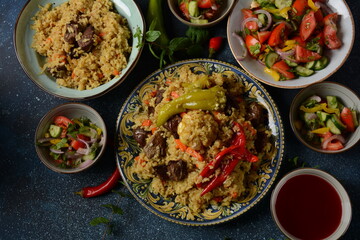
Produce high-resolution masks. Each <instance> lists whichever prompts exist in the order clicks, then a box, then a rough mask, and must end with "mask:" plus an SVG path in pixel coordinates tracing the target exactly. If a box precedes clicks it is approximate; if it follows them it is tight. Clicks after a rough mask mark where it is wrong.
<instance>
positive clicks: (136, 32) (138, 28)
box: [134, 26, 144, 48]
mask: <svg viewBox="0 0 360 240" xmlns="http://www.w3.org/2000/svg"><path fill="white" fill-rule="evenodd" d="M134 38H137V40H138V44H137V45H136V47H137V48H139V47H142V46H144V43H143V42H142V32H141V29H140V27H139V26H138V27H137V28H136V31H135V33H134Z"/></svg>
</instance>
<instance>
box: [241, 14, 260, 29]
mask: <svg viewBox="0 0 360 240" xmlns="http://www.w3.org/2000/svg"><path fill="white" fill-rule="evenodd" d="M248 22H256V23H257V25H258V26H259V28H261V27H262V24H261V22H260V21H259V19H257V18H255V17H250V18H247V19H245V20H244V21H243V22H242V24H241V31H244V29H245V25H246V24H247V23H248Z"/></svg>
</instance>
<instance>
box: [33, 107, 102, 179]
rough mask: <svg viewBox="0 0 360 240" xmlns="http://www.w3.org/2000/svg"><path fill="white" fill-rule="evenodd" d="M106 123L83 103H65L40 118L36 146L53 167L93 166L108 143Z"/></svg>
mask: <svg viewBox="0 0 360 240" xmlns="http://www.w3.org/2000/svg"><path fill="white" fill-rule="evenodd" d="M106 137H107V132H106V126H105V123H104V121H103V119H102V117H101V116H100V115H99V113H98V112H97V111H96V110H95V109H93V108H91V107H90V106H88V105H85V104H82V103H65V104H62V105H59V106H57V107H55V108H53V109H52V110H50V111H49V112H48V113H47V114H45V115H44V117H43V118H42V119H41V120H40V123H39V125H38V127H37V129H36V133H35V148H36V152H37V154H38V156H39V158H40V160H41V161H42V162H43V163H44V164H45V165H46V166H47V167H48V168H49V169H51V170H53V171H55V172H60V173H77V172H80V171H83V170H85V169H88V168H89V167H91V166H93V165H94V164H95V163H96V162H97V161H98V160H99V159H100V157H101V156H102V154H103V152H104V149H105V145H106Z"/></svg>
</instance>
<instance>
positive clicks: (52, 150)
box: [50, 148, 64, 154]
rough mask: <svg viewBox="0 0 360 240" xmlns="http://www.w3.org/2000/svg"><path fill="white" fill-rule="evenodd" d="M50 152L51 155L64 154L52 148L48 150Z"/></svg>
mask: <svg viewBox="0 0 360 240" xmlns="http://www.w3.org/2000/svg"><path fill="white" fill-rule="evenodd" d="M50 151H51V152H53V153H56V154H63V153H64V152H63V151H61V150H58V149H53V148H50Z"/></svg>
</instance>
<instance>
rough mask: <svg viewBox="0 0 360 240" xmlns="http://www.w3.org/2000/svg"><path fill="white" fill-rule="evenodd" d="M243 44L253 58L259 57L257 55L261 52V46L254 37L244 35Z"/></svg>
mask: <svg viewBox="0 0 360 240" xmlns="http://www.w3.org/2000/svg"><path fill="white" fill-rule="evenodd" d="M245 44H246V47H247V49H248V50H249V53H250V55H251V56H253V57H257V56H259V54H260V53H261V51H262V46H261V43H260V42H259V40H257V39H256V38H255V37H253V36H251V35H246V37H245Z"/></svg>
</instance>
